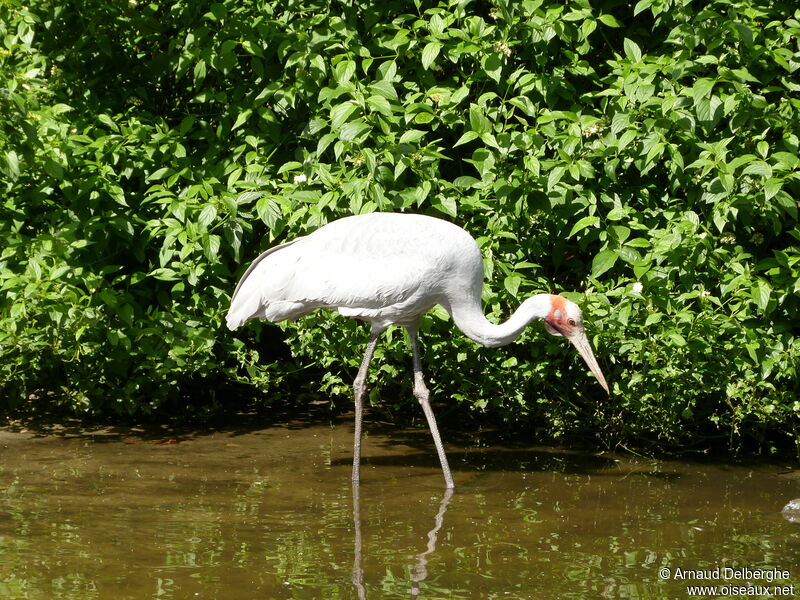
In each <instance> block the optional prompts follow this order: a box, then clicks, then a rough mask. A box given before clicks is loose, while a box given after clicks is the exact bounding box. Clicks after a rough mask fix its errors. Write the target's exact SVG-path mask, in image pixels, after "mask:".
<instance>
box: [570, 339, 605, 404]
mask: <svg viewBox="0 0 800 600" xmlns="http://www.w3.org/2000/svg"><path fill="white" fill-rule="evenodd" d="M567 339H568V340H569V341H570V342H572V345H573V346H575V348H577V349H578V352H580V353H581V356H582V357H583V360H585V361H586V364H587V366H588V367H589V370H590V371H591V372H592V373H594V376H595V377H597V381H599V382H600V385H602V386H603V389H604V390H605V391H606V393H607V394H610V393H611V392H610V391H609V390H608V384H607V383H606V378H605V377H603V372H602V371H601V370H600V365H598V364H597V359H596V358H595V357H594V352H592V347H591V346H590V345H589V339H588V338H587V337H586V333H584V332H583V331H576V332H574V333H573V334H572V335H570V336H568V337H567Z"/></svg>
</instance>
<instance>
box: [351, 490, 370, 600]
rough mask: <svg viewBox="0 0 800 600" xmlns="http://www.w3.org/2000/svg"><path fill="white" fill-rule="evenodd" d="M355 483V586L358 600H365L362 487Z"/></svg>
mask: <svg viewBox="0 0 800 600" xmlns="http://www.w3.org/2000/svg"><path fill="white" fill-rule="evenodd" d="M352 483H353V527H354V531H355V550H354V552H353V554H354V558H353V585H355V586H356V591H357V592H358V600H364V598H366V597H367V592H366V590H365V589H364V558H363V553H362V549H363V547H364V542H363V540H362V537H361V485H360V484H359V483H358V482H357V481H354V482H352Z"/></svg>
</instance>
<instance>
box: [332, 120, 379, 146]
mask: <svg viewBox="0 0 800 600" xmlns="http://www.w3.org/2000/svg"><path fill="white" fill-rule="evenodd" d="M370 129H371V127H370V126H369V125H367V124H366V123H364V122H363V121H362V120H360V119H359V120H357V121H350V122H349V123H346V124H345V125H344V127H342V130H341V132H340V133H339V138H340V139H342V140H344V141H345V142H351V141H353V140H355V139H356V138H357V137H359V136H361V135H363V134H364V133H366V132H367V131H369V130H370Z"/></svg>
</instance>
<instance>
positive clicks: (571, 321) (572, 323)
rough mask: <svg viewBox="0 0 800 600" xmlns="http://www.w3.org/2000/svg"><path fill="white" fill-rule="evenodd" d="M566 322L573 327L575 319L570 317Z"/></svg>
mask: <svg viewBox="0 0 800 600" xmlns="http://www.w3.org/2000/svg"><path fill="white" fill-rule="evenodd" d="M567 323H569V325H570V327H575V319H570V320H569V321H567Z"/></svg>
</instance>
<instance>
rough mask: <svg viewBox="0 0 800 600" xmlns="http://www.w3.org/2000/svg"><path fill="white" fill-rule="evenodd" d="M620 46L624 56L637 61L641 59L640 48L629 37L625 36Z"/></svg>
mask: <svg viewBox="0 0 800 600" xmlns="http://www.w3.org/2000/svg"><path fill="white" fill-rule="evenodd" d="M622 47H623V48H624V50H625V56H626V57H627V58H628V60H629V61H631V62H634V63H638V62H641V60H642V50H641V49H640V48H639V46H638V45H637V44H636V42H634V41H633V40H632V39H630V38H625V39H624V40H623V42H622Z"/></svg>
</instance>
